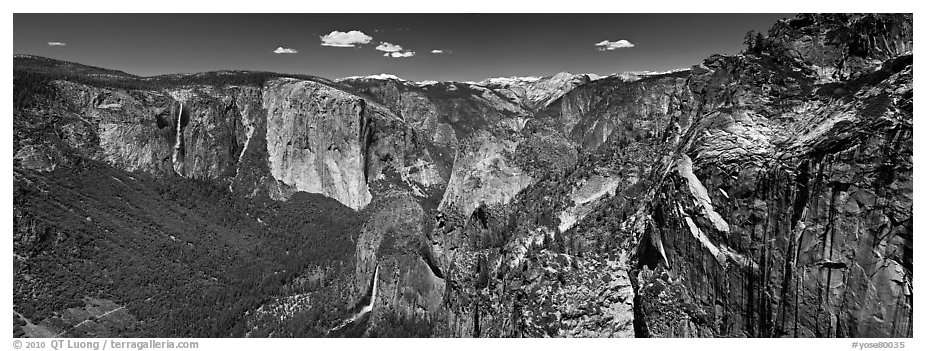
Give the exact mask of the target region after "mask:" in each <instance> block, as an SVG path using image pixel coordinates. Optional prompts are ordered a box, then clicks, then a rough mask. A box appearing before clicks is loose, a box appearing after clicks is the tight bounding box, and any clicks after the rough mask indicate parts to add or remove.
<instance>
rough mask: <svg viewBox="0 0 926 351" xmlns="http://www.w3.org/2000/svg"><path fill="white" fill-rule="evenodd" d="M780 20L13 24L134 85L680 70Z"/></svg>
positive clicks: (589, 17)
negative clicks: (265, 74) (258, 77)
mask: <svg viewBox="0 0 926 351" xmlns="http://www.w3.org/2000/svg"><path fill="white" fill-rule="evenodd" d="M786 16H787V15H786V14H15V15H14V20H13V23H14V53H16V54H30V55H39V56H45V57H49V58H54V59H60V60H66V61H73V62H79V63H82V64H88V65H94V66H100V67H107V68H113V69H118V70H122V71H125V72H127V73H131V74H135V75H140V76H153V75H160V74H173V73H195V72H204V71H217V70H260V71H274V72H281V73H301V74H311V75H315V76H320V77H325V78H330V79H337V78H342V77H348V76H366V75H377V74H390V75H395V76H398V77H401V78H404V79H408V80H415V81H424V80H439V81H481V80H484V79H486V78H491V77H510V76H550V75H554V74H556V73H558V72H563V71H568V72H572V73H580V74H581V73H591V74H597V75H602V76H604V75H609V74H614V73H621V72H633V71H667V70H673V69H679V68H687V67H690V66H691V65H695V64H698V63H700V62H701V60H702V59H704V58H705V57H708V56H710V55H712V54H715V53H721V54H732V53H736V52H737V51H739V50H740V49H742V35H743V34H744V33H745V32H746V31H748V30H751V29H754V30H761V29H763V28H768V27H769V26H770V25H771V24H773V23H774V22H775V21H777V20H778V19H779V18H783V17H786Z"/></svg>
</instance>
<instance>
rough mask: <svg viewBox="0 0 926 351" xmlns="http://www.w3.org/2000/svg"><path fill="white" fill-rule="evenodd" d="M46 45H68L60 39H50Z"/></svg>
mask: <svg viewBox="0 0 926 351" xmlns="http://www.w3.org/2000/svg"><path fill="white" fill-rule="evenodd" d="M48 46H68V44H65V43H62V42H60V41H50V42H48Z"/></svg>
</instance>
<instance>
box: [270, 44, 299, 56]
mask: <svg viewBox="0 0 926 351" xmlns="http://www.w3.org/2000/svg"><path fill="white" fill-rule="evenodd" d="M273 53H274V54H298V53H299V51H298V50H296V49H290V48H284V47H282V46H280V47H277V48H276V49H275V50H273Z"/></svg>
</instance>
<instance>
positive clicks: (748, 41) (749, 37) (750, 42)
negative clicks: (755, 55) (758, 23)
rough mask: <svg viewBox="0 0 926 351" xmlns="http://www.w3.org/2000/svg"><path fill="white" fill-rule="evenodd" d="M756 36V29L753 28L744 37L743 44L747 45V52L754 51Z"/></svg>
mask: <svg viewBox="0 0 926 351" xmlns="http://www.w3.org/2000/svg"><path fill="white" fill-rule="evenodd" d="M755 36H756V31H754V30H752V29H750V30H749V31H747V32H746V37H745V38H743V45H746V52H752V49H753V46H754V45H755Z"/></svg>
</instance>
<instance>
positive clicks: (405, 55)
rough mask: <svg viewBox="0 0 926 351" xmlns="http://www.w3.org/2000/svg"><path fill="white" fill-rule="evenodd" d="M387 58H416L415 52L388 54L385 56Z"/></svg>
mask: <svg viewBox="0 0 926 351" xmlns="http://www.w3.org/2000/svg"><path fill="white" fill-rule="evenodd" d="M383 56H386V57H412V56H415V52H414V51H398V52H387V53H385V54H383Z"/></svg>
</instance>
